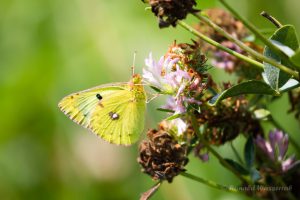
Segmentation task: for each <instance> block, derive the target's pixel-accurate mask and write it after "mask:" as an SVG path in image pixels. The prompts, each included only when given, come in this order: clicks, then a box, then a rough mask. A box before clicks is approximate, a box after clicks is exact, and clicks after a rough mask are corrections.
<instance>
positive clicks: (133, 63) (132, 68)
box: [131, 51, 136, 76]
mask: <svg viewBox="0 0 300 200" xmlns="http://www.w3.org/2000/svg"><path fill="white" fill-rule="evenodd" d="M135 57H136V51H134V53H133V61H132V67H131V70H132V76H133V75H134V66H135Z"/></svg>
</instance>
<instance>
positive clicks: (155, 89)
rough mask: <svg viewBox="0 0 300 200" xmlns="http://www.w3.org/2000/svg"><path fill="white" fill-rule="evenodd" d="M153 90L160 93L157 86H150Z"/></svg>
mask: <svg viewBox="0 0 300 200" xmlns="http://www.w3.org/2000/svg"><path fill="white" fill-rule="evenodd" d="M150 87H151V88H152V89H153V90H154V91H155V92H157V93H161V90H160V89H158V88H157V87H154V86H150Z"/></svg>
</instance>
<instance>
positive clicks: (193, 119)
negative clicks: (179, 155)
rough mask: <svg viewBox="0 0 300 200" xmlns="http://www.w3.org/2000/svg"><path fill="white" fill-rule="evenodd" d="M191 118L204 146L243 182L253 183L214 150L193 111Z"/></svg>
mask: <svg viewBox="0 0 300 200" xmlns="http://www.w3.org/2000/svg"><path fill="white" fill-rule="evenodd" d="M191 118H192V126H193V129H194V131H195V133H196V135H197V136H198V138H199V139H200V140H201V143H203V144H204V146H205V147H206V149H207V150H208V151H209V152H210V153H212V154H213V155H214V156H215V157H216V158H217V159H218V160H219V162H220V163H221V164H222V165H223V166H224V167H226V168H227V169H228V170H230V171H231V172H232V173H233V174H234V175H236V176H237V177H238V178H239V179H240V180H241V181H242V182H243V183H248V184H249V185H251V182H250V181H249V180H248V179H246V178H244V177H243V176H242V175H241V174H240V173H239V172H238V171H236V170H235V169H234V168H233V167H232V166H231V165H230V164H229V163H228V162H227V161H226V160H224V158H223V157H222V156H221V155H220V154H219V153H218V152H217V151H216V150H214V149H213V148H212V147H211V146H210V144H209V143H208V142H207V141H206V140H205V139H204V138H203V136H202V134H201V133H200V131H199V126H198V122H197V120H196V117H195V115H194V114H193V113H191Z"/></svg>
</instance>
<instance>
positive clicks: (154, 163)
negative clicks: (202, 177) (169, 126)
mask: <svg viewBox="0 0 300 200" xmlns="http://www.w3.org/2000/svg"><path fill="white" fill-rule="evenodd" d="M147 136H148V139H149V140H147V141H146V140H144V141H142V142H141V144H140V147H139V153H140V155H139V157H138V162H139V163H140V165H141V166H142V167H143V169H142V171H143V172H144V173H146V174H148V175H150V176H151V177H152V178H153V179H154V180H167V181H168V182H172V180H173V178H174V177H175V176H177V175H178V174H179V173H180V172H182V171H185V170H184V166H185V165H186V164H187V162H188V158H187V157H186V154H187V153H186V152H187V148H186V146H184V145H180V144H178V142H177V141H175V140H174V139H173V138H172V137H171V136H170V135H169V134H168V133H167V132H166V131H164V130H161V129H160V130H159V131H157V130H154V129H152V130H149V131H148V133H147Z"/></svg>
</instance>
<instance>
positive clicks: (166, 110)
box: [156, 108, 175, 113]
mask: <svg viewBox="0 0 300 200" xmlns="http://www.w3.org/2000/svg"><path fill="white" fill-rule="evenodd" d="M156 110H158V111H161V112H167V113H174V112H175V111H174V110H170V109H165V108H157V109H156Z"/></svg>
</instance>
